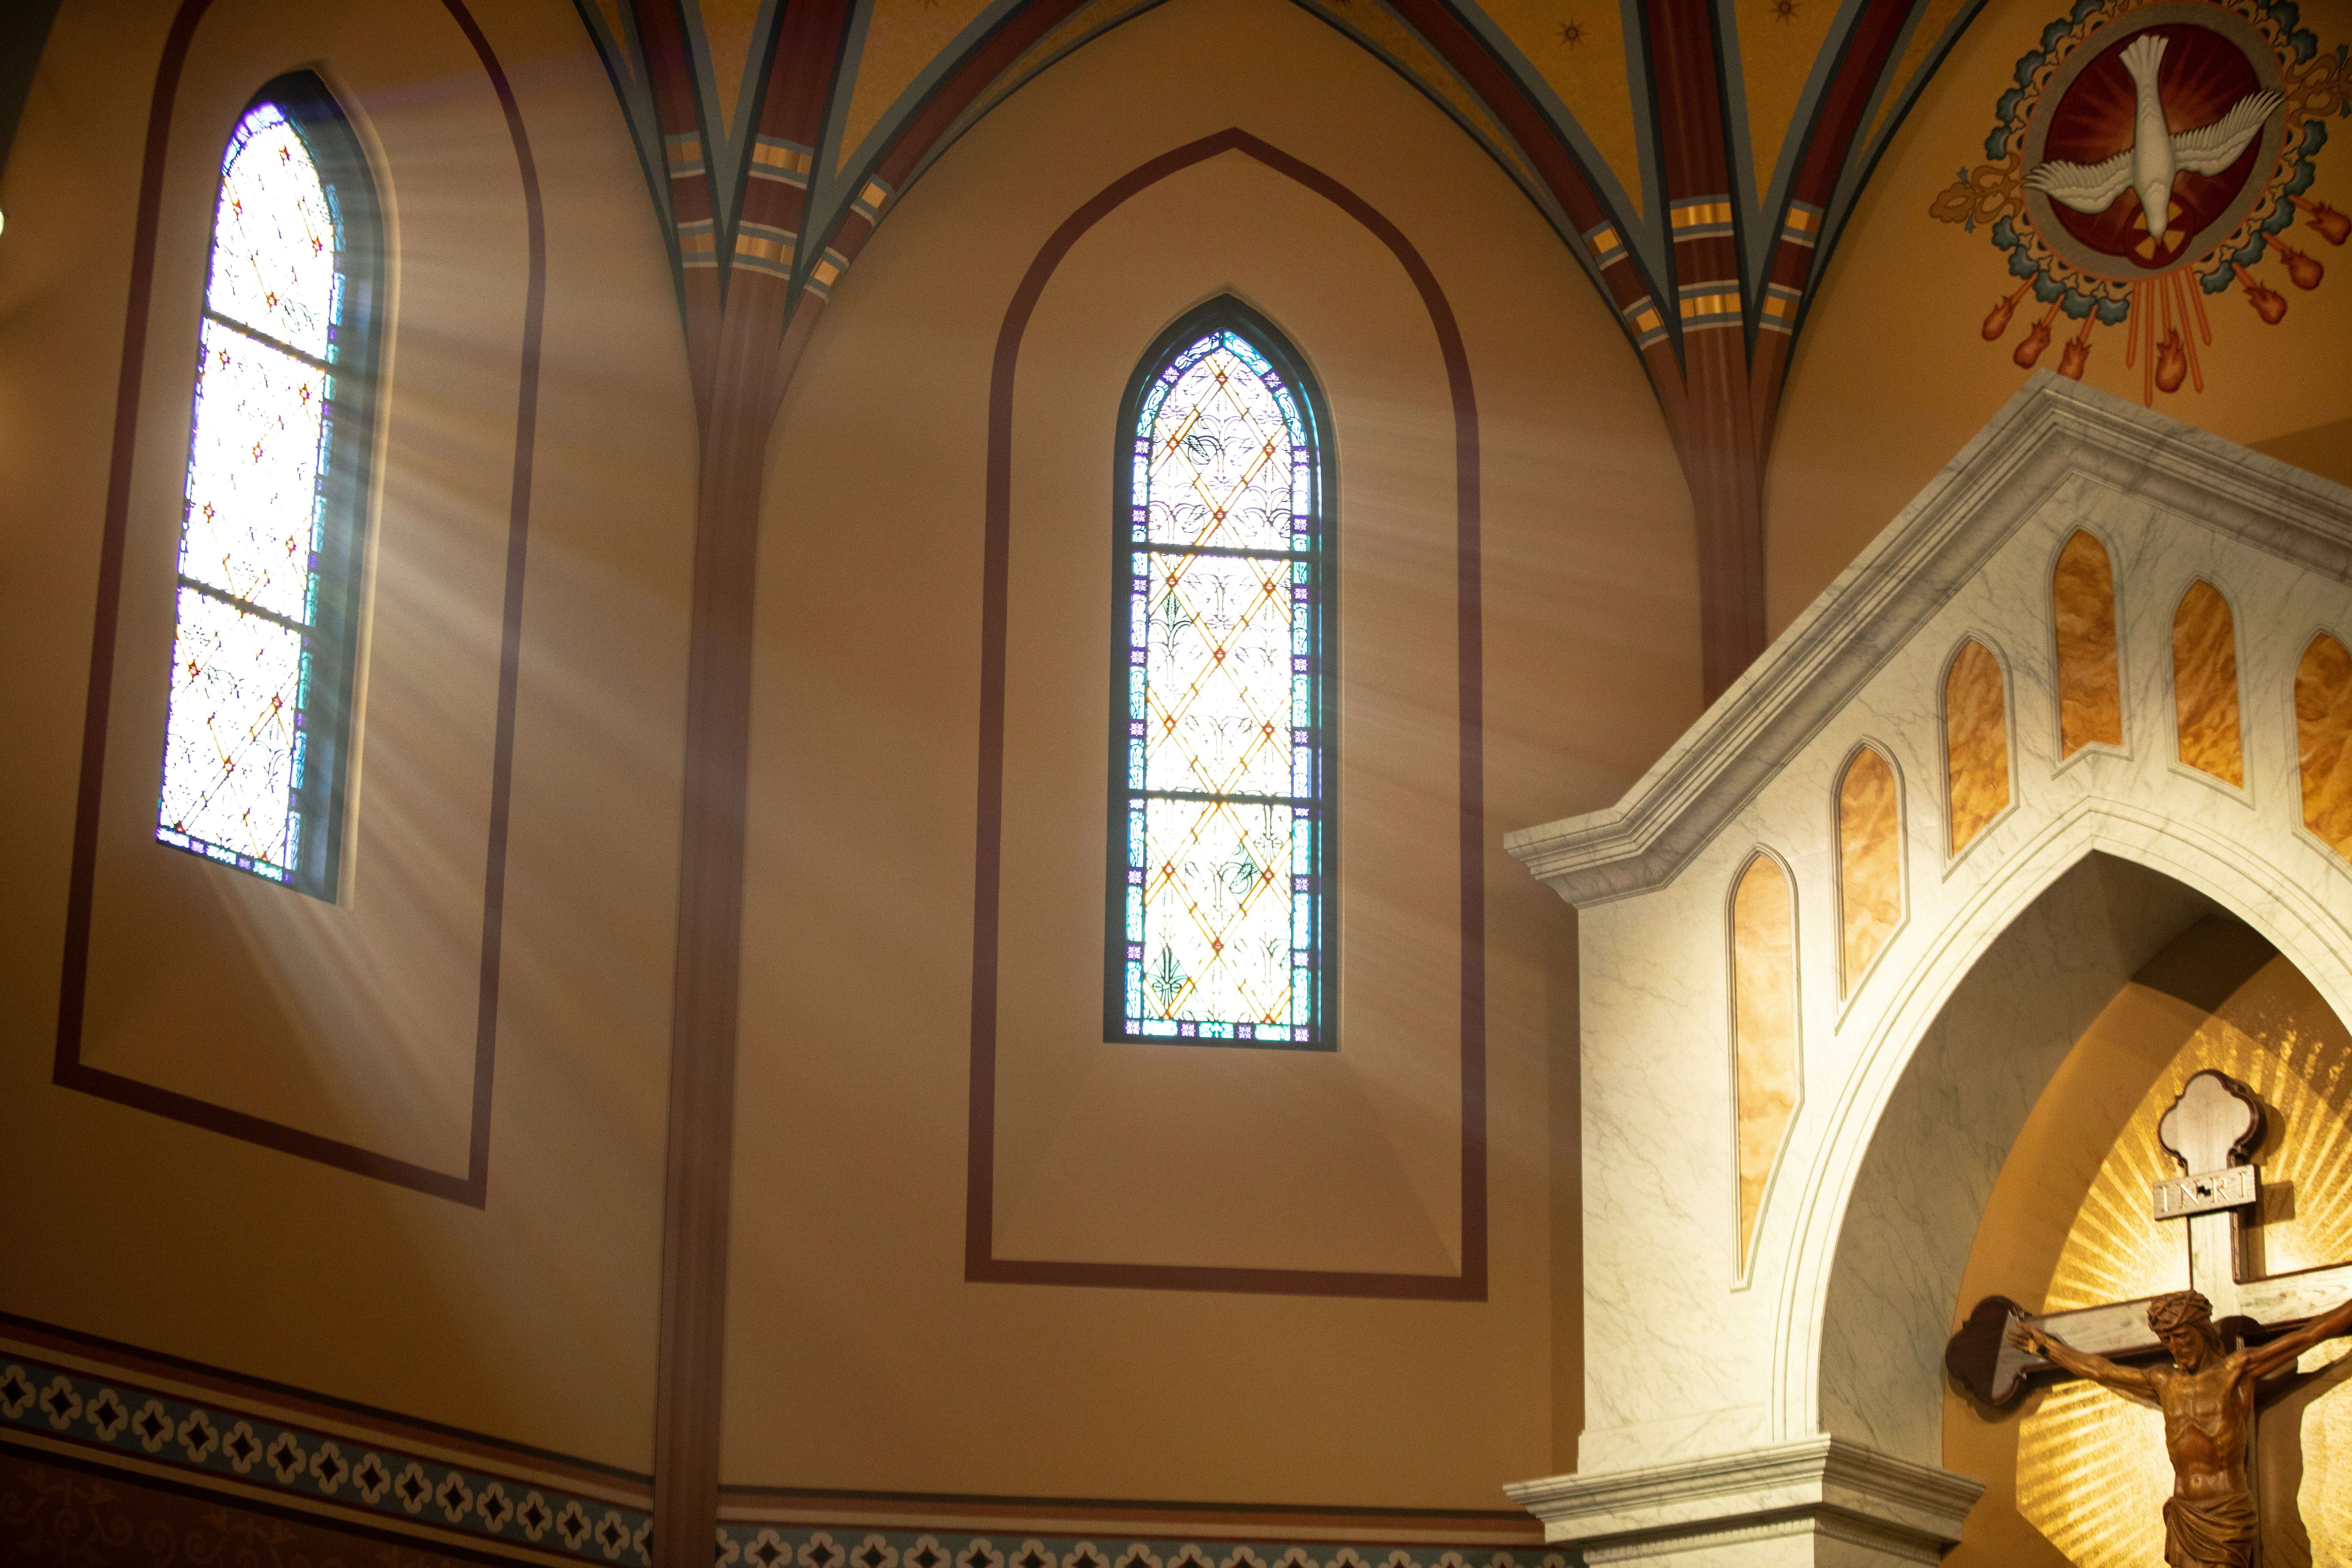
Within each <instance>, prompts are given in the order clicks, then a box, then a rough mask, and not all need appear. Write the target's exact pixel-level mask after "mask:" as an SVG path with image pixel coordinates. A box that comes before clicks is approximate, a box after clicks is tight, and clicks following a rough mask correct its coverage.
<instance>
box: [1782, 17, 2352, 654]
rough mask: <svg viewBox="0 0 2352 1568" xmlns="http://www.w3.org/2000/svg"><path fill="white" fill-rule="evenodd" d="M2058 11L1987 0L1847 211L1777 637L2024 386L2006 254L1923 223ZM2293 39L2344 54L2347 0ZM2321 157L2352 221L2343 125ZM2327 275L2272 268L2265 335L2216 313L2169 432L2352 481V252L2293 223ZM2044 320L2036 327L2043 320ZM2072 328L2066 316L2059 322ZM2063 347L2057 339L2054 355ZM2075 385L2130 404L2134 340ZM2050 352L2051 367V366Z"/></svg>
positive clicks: (2293, 238) (1811, 345) (1816, 340)
mask: <svg viewBox="0 0 2352 1568" xmlns="http://www.w3.org/2000/svg"><path fill="white" fill-rule="evenodd" d="M2065 11H2066V7H2065V6H2064V5H2059V4H2054V3H2053V0H1989V3H1988V4H1987V5H1986V6H1985V8H1984V9H1983V11H1982V12H1980V13H1979V15H1978V16H1977V17H1976V19H1975V20H1974V21H1972V22H1971V23H1969V27H1968V30H1967V31H1966V32H1964V33H1963V34H1961V36H1960V38H1959V40H1958V43H1957V44H1955V45H1954V46H1953V47H1952V50H1951V53H1950V54H1949V55H1948V57H1947V58H1946V59H1945V60H1944V63H1943V65H1942V66H1941V67H1940V68H1938V69H1937V73H1936V75H1935V76H1934V77H1933V78H1932V79H1930V80H1929V81H1928V83H1927V88H1926V89H1925V90H1924V91H1923V92H1922V93H1921V94H1920V95H1919V99H1918V101H1917V102H1916V104H1915V105H1914V107H1913V108H1912V110H1911V112H1910V114H1909V117H1908V118H1907V119H1906V121H1905V122H1904V123H1903V125H1902V127H1901V128H1900V129H1899V130H1898V131H1897V132H1896V133H1895V137H1894V139H1893V140H1892V142H1890V143H1889V145H1888V147H1887V150H1886V152H1885V155H1884V156H1883V157H1882V158H1881V159H1880V160H1879V163H1878V165H1877V167H1876V169H1875V170H1874V172H1873V174H1871V178H1870V184H1868V185H1867V186H1866V187H1864V191H1863V194H1862V196H1861V199H1860V200H1859V201H1858V202H1857V203H1856V205H1855V207H1854V212H1853V217H1852V219H1851V220H1850V222H1849V223H1848V224H1847V226H1846V228H1845V231H1844V234H1843V237H1842V238H1841V239H1840V240H1839V241H1838V246H1837V249H1836V252H1835V253H1834V255H1832V258H1831V260H1830V264H1829V269H1828V272H1827V274H1826V276H1825V277H1824V279H1823V280H1822V285H1821V287H1820V289H1819V292H1818V293H1817V294H1816V296H1815V299H1814V302H1813V305H1812V307H1811V312H1810V314H1809V315H1808V316H1807V318H1806V321H1805V326H1804V330H1803V332H1802V333H1801V336H1800V337H1799V338H1798V340H1797V345H1796V352H1795V354H1794V357H1793V358H1792V359H1791V361H1790V369H1789V378H1788V384H1787V388H1786V391H1785V392H1784V393H1783V395H1782V398H1781V403H1780V417H1779V423H1778V426H1777V427H1776V431H1775V434H1774V437H1773V442H1772V448H1771V456H1770V460H1769V468H1768V470H1767V473H1766V476H1765V493H1764V535H1765V545H1764V547H1765V577H1766V584H1767V601H1768V603H1767V621H1768V624H1769V626H1770V628H1771V629H1772V631H1773V632H1774V633H1776V634H1777V633H1778V632H1779V631H1780V628H1782V627H1784V626H1787V625H1788V624H1789V623H1790V621H1791V620H1793V619H1795V618H1796V616H1797V615H1798V614H1799V613H1800V612H1801V611H1802V610H1803V609H1804V607H1805V606H1806V605H1809V604H1811V602H1812V600H1813V598H1814V596H1815V595H1818V594H1820V593H1821V591H1822V589H1823V588H1826V587H1827V586H1829V584H1830V582H1831V580H1832V578H1834V577H1835V576H1836V575H1837V574H1838V573H1840V572H1842V571H1843V570H1844V569H1845V566H1846V564H1847V563H1849V562H1850V561H1852V560H1853V557H1854V555H1855V554H1856V553H1857V552H1859V551H1860V550H1861V549H1862V547H1863V546H1864V544H1866V543H1868V542H1870V540H1871V539H1873V538H1874V537H1875V536H1876V534H1877V532H1878V531H1879V530H1880V529H1882V528H1884V527H1885V525H1886V523H1887V522H1888V521H1889V520H1891V519H1892V518H1893V517H1894V516H1895V513H1896V512H1897V511H1899V510H1902V509H1903V507H1904V506H1905V505H1906V503H1907V502H1909V500H1911V498H1912V497H1913V496H1914V495H1916V493H1918V491H1919V489H1920V488H1921V487H1922V486H1924V485H1925V484H1926V483H1927V481H1928V480H1929V479H1933V478H1934V477H1935V475H1936V472H1937V469H1939V468H1942V466H1943V465H1944V464H1945V463H1946V462H1948V461H1949V460H1950V459H1951V458H1952V456H1953V454H1955V453H1956V452H1958V450H1959V449H1960V447H1961V445H1962V444H1963V443H1965V442H1966V441H1967V440H1968V439H1969V437H1971V436H1973V435H1975V434H1976V432H1977V430H1978V428H1979V426H1982V425H1983V424H1984V422H1985V421H1986V420H1987V419H1989V418H1990V417H1991V416H1992V414H1993V411H1994V410H1995V409H1997V408H1999V407H2000V405H2001V404H2002V403H2004V402H2006V401H2007V400H2008V398H2009V396H2010V395H2011V393H2013V392H2015V391H2016V390H2017V388H2018V386H2019V384H2021V382H2022V381H2023V380H2024V379H2025V376H2026V374H2028V373H2027V372H2025V371H2022V370H2020V369H2019V368H2018V367H2017V366H2016V364H2015V363H2012V361H2011V353H2012V351H2013V350H2014V349H2015V348H2016V347H2017V344H2018V342H2020V340H2021V338H2022V337H2023V335H2024V331H2025V328H2026V326H2027V325H2028V324H2029V323H2028V321H2026V320H2025V317H2026V313H2027V310H2028V308H2029V307H2030V306H2031V300H2029V301H2028V302H2027V304H2026V305H2021V306H2020V307H2019V310H2018V316H2019V319H2018V320H2015V321H2012V322H2011V325H2010V329H2009V331H2008V332H2007V333H2006V334H2005V335H2004V336H2003V337H2002V339H2001V340H2000V342H1986V341H1985V340H1984V338H1983V335H1982V331H1981V328H1982V326H1983V323H1984V320H1985V316H1986V313H1987V312H1988V311H1989V310H1991V309H1992V307H1993V306H1994V305H1995V304H1996V303H1998V302H1999V301H2000V300H2002V299H2003V298H2005V297H2006V296H2007V295H2009V294H2010V293H2011V291H2012V290H2014V289H2016V287H2017V280H2016V279H2013V278H2011V277H2010V276H2009V273H2008V257H2007V255H2006V253H2004V252H2002V251H2000V250H1999V249H1997V248H1996V247H1994V246H1993V244H1992V242H1991V239H1990V237H1989V235H1988V233H1987V231H1986V229H1985V227H1984V226H1981V225H1979V226H1978V228H1977V230H1976V232H1975V233H1973V234H1970V233H1968V232H1966V231H1964V230H1963V229H1962V228H1961V227H1960V226H1958V225H1956V224H1949V223H1944V222H1940V221H1938V220H1937V219H1936V218H1934V217H1931V216H1928V208H1929V204H1930V203H1931V202H1932V201H1933V200H1934V198H1935V197H1936V195H1937V193H1939V192H1941V191H1943V190H1944V189H1945V188H1946V187H1947V186H1948V185H1950V184H1952V182H1953V180H1954V178H1955V175H1956V172H1958V171H1960V170H1962V169H1966V168H1973V167H1975V166H1976V165H1977V164H1979V163H1983V162H1984V141H1985V137H1986V134H1987V133H1988V132H1990V131H1991V130H1992V128H1993V124H1994V103H1995V100H1998V99H1999V98H2000V95H2001V94H2002V93H2003V92H2004V91H2007V90H2008V89H2010V88H2011V86H2012V85H2013V81H2014V72H2015V70H2016V66H2017V61H2018V58H2019V57H2020V56H2021V55H2024V54H2025V53H2027V52H2028V51H2029V50H2032V49H2033V48H2036V47H2039V41H2040V37H2041V34H2042V28H2043V27H2044V26H2047V25H2049V23H2051V22H2052V21H2053V20H2055V19H2057V18H2059V17H2061V16H2063V15H2064V14H2065ZM2301 26H2305V27H2307V28H2310V29H2311V30H2312V31H2314V32H2315V34H2316V35H2317V36H2318V39H2319V47H2320V48H2322V49H2324V50H2330V51H2332V50H2334V49H2335V48H2336V47H2337V46H2339V45H2341V44H2345V43H2347V42H2352V0H2310V3H2309V4H2306V5H2303V7H2302V16H2301ZM2328 129H2329V132H2330V134H2331V135H2332V136H2333V137H2334V138H2335V141H2334V142H2333V144H2332V145H2330V146H2327V147H2326V148H2323V149H2322V150H2321V152H2320V153H2319V156H2318V159H2317V161H2316V162H2317V170H2318V179H2317V183H2316V184H2315V185H2314V186H2313V188H2312V190H2311V191H2310V193H2309V195H2311V196H2312V197H2313V198H2314V199H2315V200H2321V201H2326V202H2330V203H2332V204H2333V205H2335V206H2336V208H2337V209H2338V210H2347V209H2352V153H2347V151H2346V149H2345V146H2344V138H2343V134H2342V121H2339V120H2334V119H2331V120H2330V121H2328ZM2284 238H2285V239H2286V240H2287V242H2288V243H2290V244H2292V245H2294V246H2295V247H2297V248H2299V249H2303V250H2305V251H2307V252H2309V253H2310V254H2311V255H2312V256H2314V257H2315V258H2316V259H2318V260H2319V261H2321V262H2322V263H2324V264H2325V265H2326V267H2327V268H2329V274H2328V276H2327V277H2326V279H2324V280H2323V281H2322V282H2321V284H2320V286H2319V287H2318V288H2317V289H2314V290H2311V291H2308V292H2306V291H2305V290H2303V289H2297V288H2294V287H2293V286H2292V285H2291V284H2289V283H2288V282H2287V280H2286V277H2285V272H2286V269H2285V268H2284V267H2283V266H2281V265H2279V263H2278V262H2277V260H2276V258H2275V257H2274V256H2273V258H2271V259H2270V260H2268V261H2266V262H2265V263H2264V264H2263V265H2262V266H2260V267H2258V268H2255V269H2254V270H2255V272H2256V273H2257V274H2258V275H2259V276H2260V277H2262V278H2263V279H2264V280H2265V282H2266V283H2267V284H2268V285H2269V286H2270V287H2271V288H2273V289H2277V290H2279V291H2280V292H2281V293H2283V294H2284V295H2285V296H2286V297H2287V300H2288V310H2287V314H2286V318H2285V320H2284V321H2282V322H2280V323H2279V324H2278V325H2277V326H2266V325H2264V324H2263V321H2261V320H2260V318H2258V317H2257V316H2256V315H2255V314H2254V312H2253V310H2252V309H2251V308H2249V306H2248V304H2247V302H2246V300H2245V297H2244V295H2243V294H2242V292H2240V291H2239V290H2238V289H2235V288H2232V289H2230V290H2229V291H2228V292H2226V293H2223V294H2221V295H2217V296H2211V297H2209V298H2208V299H2207V300H2206V302H2205V310H2206V314H2207V317H2208V319H2209V320H2210V322H2211V324H2212V331H2213V341H2212V342H2211V344H2210V346H2204V347H2200V351H2199V352H2200V361H2201V363H2202V366H2203V370H2204V375H2205V389H2204V390H2203V391H2202V392H2199V391H2197V390H2196V389H2195V384H2194V383H2193V382H2191V383H2187V384H2183V385H2182V387H2181V389H2180V391H2179V392H2178V393H2174V394H2170V395H2167V394H2165V393H2162V392H2158V393H2157V394H2156V406H2157V407H2158V408H2159V409H2160V410H2161V411H2163V412H2164V413H2166V414H2168V415H2170V416H2172V417H2174V418H2176V419H2182V420H2186V421H2188V422H2189V423H2190V424H2192V425H2196V426H2200V427H2202V428H2204V429H2207V430H2210V431H2212V432H2213V433H2214V434H2215V435H2217V436H2222V437H2228V438H2229V439H2231V440H2232V441H2239V442H2242V443H2244V444H2246V445H2248V446H2251V447H2256V448H2258V449H2260V450H2263V451H2267V452H2269V453H2270V454H2271V455H2273V456H2274V457H2277V458H2281V459H2283V460H2284V461H2286V462H2290V463H2294V464H2297V465H2299V466H2301V467H2303V468H2308V469H2310V470H2311V471H2313V472H2315V473H2317V474H2320V475H2323V476H2325V477H2326V478H2328V479H2335V480H2336V481H2337V482H2339V483H2352V438H2347V436H2352V377H2347V376H2346V375H2345V374H2344V372H2343V366H2344V364H2345V363H2346V359H2347V355H2352V250H2345V249H2339V248H2337V247H2333V246H2330V245H2329V244H2327V243H2326V240H2324V239H2323V238H2321V237H2319V236H2318V235H2317V234H2315V233H2314V232H2313V231H2312V229H2311V228H2310V226H2308V225H2307V224H2305V223H2304V222H2302V221H2298V222H2297V223H2296V225H2295V226H2294V229H2293V230H2292V231H2291V233H2290V234H2289V235H2287V236H2284ZM2039 313H2040V312H2039V310H2038V309H2037V310H2034V319H2039ZM2064 319H2065V318H2063V317H2061V318H2060V320H2061V321H2064ZM2062 341H2063V340H2062ZM2092 342H2093V346H2092V352H2091V357H2090V362H2089V366H2088V369H2087V372H2086V374H2085V375H2084V380H2085V381H2086V382H2088V383H2089V384H2093V385H2095V386H2097V387H2100V388H2101V389H2102V390H2105V391H2107V392H2111V393H2114V394H2115V395H2116V396H2118V397H2128V398H2131V399H2133V400H2135V401H2137V400H2138V399H2139V398H2140V396H2141V395H2142V390H2143V376H2142V372H2141V369H2140V367H2139V366H2138V365H2137V364H2134V365H2133V366H2131V367H2130V368H2128V369H2127V368H2126V366H2125V364H2124V333H2123V331H2122V329H2120V328H2105V327H2103V328H2100V329H2097V330H2096V331H2095V333H2094V335H2093V340H2092ZM2058 357H2059V355H2058V343H2057V342H2053V345H2052V346H2051V348H2050V349H2049V351H2048V352H2047V353H2044V354H2043V355H2042V364H2041V368H2043V369H2053V370H2054V369H2055V368H2057V363H2058Z"/></svg>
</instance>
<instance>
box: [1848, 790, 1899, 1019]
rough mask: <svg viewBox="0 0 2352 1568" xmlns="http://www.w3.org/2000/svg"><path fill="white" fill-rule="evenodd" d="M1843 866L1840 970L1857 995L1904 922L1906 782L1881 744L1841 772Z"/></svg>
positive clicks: (1849, 992)
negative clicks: (1887, 756) (1896, 929)
mask: <svg viewBox="0 0 2352 1568" xmlns="http://www.w3.org/2000/svg"><path fill="white" fill-rule="evenodd" d="M1837 868H1838V975H1839V979H1840V983H1841V984H1843V987H1844V994H1846V995H1848V996H1852V995H1853V994H1854V993H1855V992H1856V991H1857V990H1859V989H1861V987H1862V982H1863V978H1864V976H1865V975H1867V974H1868V973H1870V966H1871V965H1872V964H1874V963H1877V962H1878V955H1879V954H1880V953H1882V952H1885V951H1886V944H1887V942H1889V941H1890V940H1892V939H1893V937H1894V935H1895V928H1896V927H1898V926H1900V925H1901V924H1902V923H1903V785H1902V781H1901V780H1900V779H1898V778H1897V777H1896V776H1895V764H1894V763H1890V762H1888V761H1887V760H1886V753H1885V752H1882V751H1880V750H1879V749H1878V748H1877V747H1875V746H1871V745H1864V746H1862V747H1860V748H1858V749H1857V750H1856V751H1855V752H1854V753H1853V757H1852V759H1851V760H1849V761H1848V762H1847V763H1846V765H1845V772H1844V773H1842V774H1840V775H1839V777H1838V787H1837Z"/></svg>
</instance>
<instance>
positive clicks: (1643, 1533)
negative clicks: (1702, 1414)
mask: <svg viewBox="0 0 2352 1568" xmlns="http://www.w3.org/2000/svg"><path fill="white" fill-rule="evenodd" d="M1504 1490H1505V1491H1507V1492H1508V1493H1509V1494H1510V1497H1511V1500H1513V1501H1515V1502H1517V1503H1518V1504H1519V1505H1520V1506H1521V1507H1523V1508H1525V1509H1527V1510H1528V1511H1529V1512H1530V1513H1533V1514H1534V1515H1535V1516H1536V1517H1537V1518H1538V1519H1540V1520H1542V1521H1543V1522H1544V1538H1545V1540H1546V1541H1547V1542H1551V1543H1554V1544H1561V1543H1573V1544H1575V1545H1576V1546H1577V1547H1579V1548H1580V1550H1582V1551H1583V1552H1585V1553H1586V1555H1587V1557H1588V1558H1589V1559H1594V1560H1598V1558H1599V1557H1606V1556H1608V1555H1610V1554H1611V1553H1612V1550H1625V1549H1631V1548H1634V1547H1655V1546H1658V1545H1660V1544H1663V1543H1665V1542H1683V1543H1685V1544H1696V1543H1698V1542H1699V1541H1700V1540H1701V1538H1707V1539H1712V1538H1717V1537H1724V1536H1727V1535H1728V1534H1743V1533H1752V1532H1755V1531H1767V1532H1769V1533H1775V1534H1778V1533H1784V1532H1786V1533H1822V1534H1830V1535H1841V1534H1853V1533H1854V1532H1855V1531H1860V1532H1862V1533H1863V1534H1865V1535H1868V1536H1870V1537H1871V1538H1873V1539H1874V1541H1878V1542H1883V1543H1884V1544H1885V1545H1886V1546H1888V1547H1890V1548H1893V1549H1895V1550H1898V1551H1902V1552H1904V1553H1905V1554H1906V1555H1910V1554H1915V1553H1916V1554H1924V1555H1923V1556H1922V1560H1923V1561H1927V1562H1933V1561H1935V1559H1936V1557H1937V1555H1939V1554H1940V1553H1941V1552H1942V1550H1943V1549H1944V1548H1945V1547H1947V1546H1948V1545H1949V1544H1950V1543H1951V1542H1956V1541H1958V1539H1959V1538H1960V1526H1961V1523H1962V1521H1965V1520H1966V1519H1967V1518H1968V1512H1969V1508H1970V1507H1971V1506H1973V1505H1974V1503H1975V1502H1976V1500H1977V1498H1978V1496H1979V1494H1980V1493H1981V1492H1982V1491H1983V1490H1984V1483H1983V1482H1981V1481H1979V1480H1975V1479H1970V1478H1969V1477H1967V1476H1958V1475H1954V1474H1952V1473H1951V1472H1949V1471H1947V1470H1939V1469H1935V1468H1930V1467H1928V1466H1925V1465H1916V1464H1913V1463H1911V1462H1909V1461H1908V1460H1905V1459H1898V1458H1894V1457H1892V1456H1890V1455H1886V1454H1882V1453H1880V1452H1878V1450H1876V1449H1874V1448H1871V1447H1865V1446H1864V1445H1863V1444H1860V1443H1854V1442H1851V1441H1848V1440H1847V1439H1844V1438H1842V1437H1829V1436H1816V1437H1807V1438H1803V1439H1801V1440H1799V1441H1797V1442H1794V1443H1780V1444H1775V1445H1772V1446H1771V1447H1761V1448H1748V1449H1745V1450H1742V1451H1740V1452H1738V1453H1731V1454H1715V1455H1709V1456H1707V1457H1706V1458H1696V1459H1685V1460H1680V1461H1677V1462H1675V1463H1674V1464H1670V1465H1659V1466H1654V1467H1651V1468H1643V1469H1634V1470H1616V1471H1607V1472H1603V1473H1601V1474H1597V1475H1571V1476H1553V1477H1551V1478H1549V1479H1545V1480H1536V1481H1520V1482H1517V1483H1516V1484H1514V1485H1511V1486H1507V1487H1506V1488H1504ZM1596 1554H1597V1556H1596Z"/></svg>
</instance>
